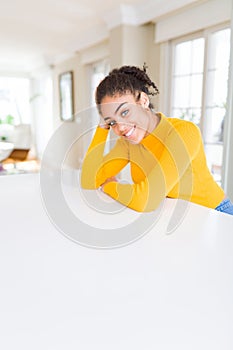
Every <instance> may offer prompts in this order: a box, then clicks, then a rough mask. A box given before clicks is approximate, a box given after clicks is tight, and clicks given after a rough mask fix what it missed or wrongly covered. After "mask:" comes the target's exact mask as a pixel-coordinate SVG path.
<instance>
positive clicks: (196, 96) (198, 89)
mask: <svg viewBox="0 0 233 350" xmlns="http://www.w3.org/2000/svg"><path fill="white" fill-rule="evenodd" d="M190 79H191V81H190V106H192V107H193V106H195V107H201V102H202V80H203V75H202V74H199V75H192V76H191V78H190Z"/></svg>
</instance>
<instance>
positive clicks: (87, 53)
mask: <svg viewBox="0 0 233 350" xmlns="http://www.w3.org/2000/svg"><path fill="white" fill-rule="evenodd" d="M231 28H232V1H231V0H204V1H199V0H177V1H170V0H148V1H142V0H125V1H119V0H105V1H104V0H99V1H94V0H86V1H85V2H83V1H80V0H58V1H56V2H55V1H54V0H46V1H45V0H41V1H40V2H32V1H29V0H8V1H7V2H3V1H1V3H0V175H9V174H18V173H28V172H38V171H39V168H40V162H41V158H42V157H43V152H44V150H45V148H46V145H47V143H48V141H49V139H50V138H51V136H52V135H53V133H54V131H55V130H56V129H57V128H58V127H59V126H60V125H61V123H75V122H77V120H78V116H79V114H80V112H81V111H83V110H85V109H87V108H89V107H90V106H94V91H95V88H96V86H97V84H98V83H99V81H100V80H101V79H102V78H103V77H104V76H105V75H106V74H107V73H108V72H109V70H110V69H112V68H114V67H119V66H121V65H124V64H129V65H137V66H140V67H142V66H143V64H144V62H146V64H147V66H148V73H149V75H150V77H151V78H152V80H153V81H155V83H156V84H157V86H158V87H159V90H160V94H159V95H158V96H157V97H156V98H154V99H153V101H152V102H153V103H154V105H155V108H156V110H158V111H161V112H163V113H164V114H165V115H167V116H169V117H178V118H183V119H186V120H191V121H193V122H194V123H196V124H197V125H198V126H199V127H200V129H201V132H202V135H203V140H204V144H205V149H206V155H207V160H208V165H209V168H210V170H211V172H212V173H213V176H214V177H215V179H216V181H218V183H219V184H220V185H222V187H223V188H224V189H225V190H227V191H228V193H229V195H230V196H231V197H232V196H233V183H232V182H233V180H231V179H233V169H232V163H233V162H232V155H231V151H233V149H232V143H233V140H232V138H233V137H231V135H233V123H232V122H231V120H232V108H231V103H232V96H231V95H232V90H231V86H232V80H231V79H232V78H231V75H232V63H231V62H232V45H231V42H232V39H231V38H232V37H231ZM91 118H92V120H91V123H92V124H93V125H95V124H96V123H97V121H98V116H97V113H91ZM80 122H81V123H82V124H84V125H82V126H80V128H82V129H83V128H85V118H83V119H82V120H81V121H79V123H80ZM89 122H90V121H89ZM62 142H63V140H62V139H61V144H62ZM86 146H87V145H86V144H85V145H83V146H82V147H78V148H77V149H76V153H75V155H74V157H75V158H76V159H75V160H74V164H75V166H79V165H80V164H81V161H82V158H83V155H84V152H85V150H86Z"/></svg>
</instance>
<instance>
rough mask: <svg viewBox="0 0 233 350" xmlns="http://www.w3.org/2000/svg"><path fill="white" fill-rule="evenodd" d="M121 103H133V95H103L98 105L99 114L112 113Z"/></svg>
mask: <svg viewBox="0 0 233 350" xmlns="http://www.w3.org/2000/svg"><path fill="white" fill-rule="evenodd" d="M122 103H132V104H135V97H134V95H133V94H130V93H126V94H124V95H114V96H105V97H104V98H103V100H102V102H101V105H100V110H101V114H102V115H105V114H109V113H111V114H114V112H115V111H116V110H117V108H118V107H119V106H120V105H121V104H122Z"/></svg>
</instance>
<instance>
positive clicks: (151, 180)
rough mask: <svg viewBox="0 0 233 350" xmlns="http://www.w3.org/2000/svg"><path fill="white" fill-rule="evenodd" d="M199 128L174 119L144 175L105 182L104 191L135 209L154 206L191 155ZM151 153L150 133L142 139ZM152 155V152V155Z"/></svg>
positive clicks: (192, 154)
mask: <svg viewBox="0 0 233 350" xmlns="http://www.w3.org/2000/svg"><path fill="white" fill-rule="evenodd" d="M201 142H202V140H201V134H200V130H199V128H198V127H197V126H196V125H195V124H193V123H191V122H182V123H180V124H179V123H178V126H177V127H174V126H173V127H172V128H171V130H170V131H169V133H168V135H167V136H166V139H165V141H164V150H163V153H162V155H161V157H160V158H159V159H154V160H155V162H154V164H155V166H154V167H153V169H152V170H151V172H150V173H149V175H148V176H147V177H145V179H144V180H143V181H141V182H139V183H136V184H132V185H131V184H121V183H116V182H109V183H107V184H106V185H104V192H105V193H107V194H108V195H110V196H111V197H113V198H114V199H116V200H117V201H119V202H120V203H122V204H124V205H125V206H128V207H129V208H132V209H134V210H137V211H139V212H146V211H152V210H154V209H156V208H157V207H158V206H159V204H160V203H161V201H162V200H163V199H164V198H165V197H166V196H167V195H168V193H169V192H170V190H171V189H172V188H173V187H174V186H175V185H176V184H177V183H178V182H179V181H180V178H181V177H182V175H183V174H184V172H185V171H186V170H187V168H188V167H189V166H190V164H191V161H192V160H193V159H194V158H195V156H196V154H197V152H198V150H199V148H200V145H201ZM142 143H143V145H144V146H145V147H146V148H147V150H148V151H149V152H151V154H153V146H154V144H155V142H153V136H152V135H150V137H149V138H145V141H143V142H142ZM153 156H154V155H153Z"/></svg>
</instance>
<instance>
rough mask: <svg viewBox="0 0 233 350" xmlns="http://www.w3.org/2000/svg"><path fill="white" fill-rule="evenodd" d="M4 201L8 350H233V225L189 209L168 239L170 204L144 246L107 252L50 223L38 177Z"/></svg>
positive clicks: (22, 182)
mask: <svg viewBox="0 0 233 350" xmlns="http://www.w3.org/2000/svg"><path fill="white" fill-rule="evenodd" d="M0 194H1V204H0V213H1V229H0V232H1V241H0V296H1V298H0V348H1V349H4V350H15V349H17V350H21V349H22V350H32V349H33V350H42V349H43V350H77V349H80V350H93V349H95V350H109V349H111V350H119V349H121V350H129V349H133V350H142V349H145V350H152V349H153V350H154V349H158V350H171V349H172V350H197V349H198V350H207V349H208V350H209V349H211V350H219V349H224V350H232V349H233V217H231V216H229V215H227V214H222V213H219V212H216V211H214V210H209V209H207V208H203V207H200V206H198V205H191V206H190V208H189V211H188V213H187V214H186V216H185V218H184V220H183V222H182V223H181V224H180V225H179V226H178V228H177V229H176V230H175V231H174V232H173V233H172V234H170V235H167V234H166V224H167V220H168V218H169V215H170V211H171V209H172V206H173V203H174V202H172V200H167V201H166V203H165V206H164V209H163V212H162V215H161V217H160V219H159V221H158V223H157V224H156V225H155V227H154V228H153V229H152V230H151V231H150V232H148V233H147V234H146V235H145V236H144V237H142V238H141V239H139V240H138V241H136V242H134V243H132V244H130V245H127V246H125V247H122V248H118V249H110V250H99V249H90V248H86V247H83V246H81V245H79V244H77V243H74V242H73V241H71V240H69V239H67V238H66V237H65V236H63V235H62V234H61V233H60V232H58V231H57V229H56V228H55V227H54V226H53V225H52V224H51V221H50V220H49V218H48V216H47V214H46V212H45V210H44V208H43V205H42V201H41V196H40V186H39V176H38V175H35V174H33V175H11V176H3V177H1V178H0ZM126 210H127V211H128V214H129V216H130V215H131V212H132V211H131V210H130V209H126Z"/></svg>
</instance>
